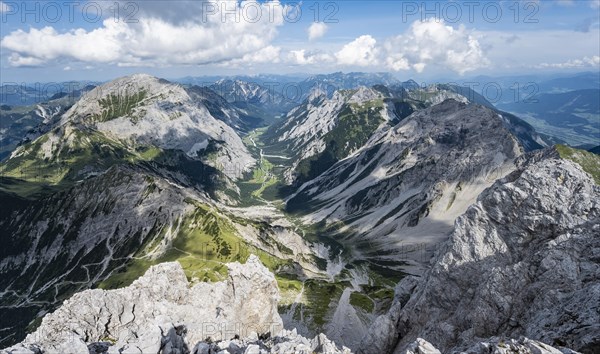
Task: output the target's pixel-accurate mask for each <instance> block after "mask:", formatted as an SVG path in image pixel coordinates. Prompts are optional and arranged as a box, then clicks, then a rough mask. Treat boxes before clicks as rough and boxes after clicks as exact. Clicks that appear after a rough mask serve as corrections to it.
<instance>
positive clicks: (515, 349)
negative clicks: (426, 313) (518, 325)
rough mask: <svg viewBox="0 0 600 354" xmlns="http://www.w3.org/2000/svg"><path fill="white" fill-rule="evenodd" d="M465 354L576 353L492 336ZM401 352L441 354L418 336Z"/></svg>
mask: <svg viewBox="0 0 600 354" xmlns="http://www.w3.org/2000/svg"><path fill="white" fill-rule="evenodd" d="M464 353H465V354H488V353H494V354H512V353H519V354H534V353H535V354H568V353H576V352H574V351H572V350H569V349H565V348H558V349H557V348H554V347H551V346H549V345H546V344H544V343H541V342H538V341H534V340H531V339H528V338H525V337H521V338H519V339H507V340H503V339H498V338H493V339H491V340H489V341H487V342H480V343H477V344H475V345H473V346H472V347H470V348H469V349H467V350H465V351H464ZM402 354H441V352H440V351H439V350H438V349H436V348H435V347H434V346H433V345H432V344H431V343H429V342H428V341H426V340H424V339H421V338H418V339H417V340H416V341H414V342H413V343H411V344H410V345H409V346H408V347H407V348H406V350H404V351H402Z"/></svg>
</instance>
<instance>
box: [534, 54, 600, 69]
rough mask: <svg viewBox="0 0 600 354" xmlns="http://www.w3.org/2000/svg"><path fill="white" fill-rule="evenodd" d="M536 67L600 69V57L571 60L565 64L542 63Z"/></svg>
mask: <svg viewBox="0 0 600 354" xmlns="http://www.w3.org/2000/svg"><path fill="white" fill-rule="evenodd" d="M536 67H537V68H557V69H573V68H586V67H600V56H598V55H594V56H591V57H583V58H581V59H571V60H568V61H566V62H563V63H542V64H540V65H538V66H536Z"/></svg>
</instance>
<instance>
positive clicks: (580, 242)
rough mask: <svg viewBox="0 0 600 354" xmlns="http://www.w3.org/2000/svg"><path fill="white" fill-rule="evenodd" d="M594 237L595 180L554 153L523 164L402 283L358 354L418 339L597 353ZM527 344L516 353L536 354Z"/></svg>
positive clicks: (599, 195)
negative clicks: (425, 266) (510, 342)
mask: <svg viewBox="0 0 600 354" xmlns="http://www.w3.org/2000/svg"><path fill="white" fill-rule="evenodd" d="M599 234H600V186H598V185H597V184H595V182H594V179H593V178H592V176H591V175H589V174H587V173H586V172H584V171H583V169H582V168H581V167H580V166H579V165H578V164H576V163H574V162H571V161H567V160H563V159H561V158H560V157H558V155H557V154H556V152H555V151H554V150H551V149H550V150H545V151H542V152H540V153H536V154H534V155H530V156H527V158H522V159H520V160H519V161H518V169H517V170H516V171H515V172H513V173H511V174H510V175H508V176H507V177H506V178H504V179H501V180H500V181H498V182H496V183H495V184H494V185H493V186H492V187H491V188H489V189H488V190H486V191H485V192H483V193H482V194H481V196H480V197H479V198H478V200H477V202H476V203H475V204H474V205H473V206H471V207H470V208H469V209H468V210H467V212H466V213H465V214H464V215H462V216H461V217H459V218H458V219H457V220H456V223H455V227H454V231H453V233H452V235H451V237H450V240H449V241H448V242H447V243H445V244H444V246H443V247H442V248H441V249H440V251H439V253H438V256H437V257H436V258H435V260H434V263H433V266H432V268H431V269H430V270H429V271H427V272H426V273H425V274H424V276H423V277H422V278H421V279H419V280H417V279H415V278H406V279H405V280H403V281H402V282H401V283H400V284H399V285H398V287H397V289H396V296H397V298H396V303H395V305H393V307H392V309H391V311H390V313H389V314H388V315H386V316H381V317H380V318H378V319H377V321H375V324H374V325H373V326H372V328H371V334H369V335H367V336H366V337H365V338H364V340H363V346H362V348H361V352H363V353H376V352H377V353H383V352H391V351H393V349H394V348H395V351H394V352H395V353H405V352H406V351H407V350H409V349H410V347H411V343H413V342H414V341H415V340H416V339H417V338H424V339H426V340H427V341H430V342H431V344H433V346H435V347H436V348H438V349H439V350H441V351H442V352H449V351H453V350H467V349H468V348H470V347H471V346H472V345H473V343H476V342H478V341H482V340H487V338H490V337H499V338H519V337H520V336H526V337H528V338H531V339H533V340H536V341H541V342H543V343H547V344H550V345H554V346H561V347H568V348H571V349H574V350H577V351H581V352H584V353H593V352H595V351H594V350H597V348H598V347H599V346H600V285H599V284H600V276H599V275H600V265H599V264H598V262H597V259H598V256H599V255H600V239H599V238H598V235H599ZM496 343H497V344H496V347H498V348H500V347H502V345H501V343H502V342H499V341H496ZM528 343H529V342H528ZM528 343H516V344H515V345H516V346H517V347H519V346H521V347H522V346H525V347H528V348H529V349H527V350H529V351H525V352H540V351H536V350H535V349H533V347H531V345H530V344H531V343H529V344H528ZM536 345H537V344H536ZM542 349H543V346H542ZM545 350H548V351H550V352H551V350H550V349H545ZM473 352H482V351H481V350H480V351H477V350H475V351H473ZM500 352H502V351H500Z"/></svg>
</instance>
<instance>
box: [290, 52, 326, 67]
mask: <svg viewBox="0 0 600 354" xmlns="http://www.w3.org/2000/svg"><path fill="white" fill-rule="evenodd" d="M333 60H334V59H333V57H332V56H331V55H329V54H327V53H320V52H309V51H307V50H305V49H300V50H291V51H290V52H289V53H288V61H289V62H290V63H291V64H296V65H312V64H320V63H330V62H332V61H333Z"/></svg>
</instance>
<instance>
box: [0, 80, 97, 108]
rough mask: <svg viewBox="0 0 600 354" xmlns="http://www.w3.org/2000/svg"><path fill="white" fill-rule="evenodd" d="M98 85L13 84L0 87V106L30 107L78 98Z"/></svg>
mask: <svg viewBox="0 0 600 354" xmlns="http://www.w3.org/2000/svg"><path fill="white" fill-rule="evenodd" d="M97 84H98V83H97V82H90V81H71V82H57V83H36V84H13V83H10V84H9V83H7V84H3V85H2V86H0V104H1V105H9V106H30V105H33V104H36V103H41V102H48V101H52V100H55V99H58V98H62V97H65V96H71V97H73V98H77V97H80V96H81V94H82V92H87V91H90V90H92V89H93V88H94V87H95V86H96V85H97Z"/></svg>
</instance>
